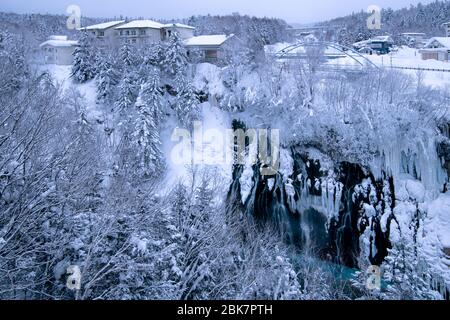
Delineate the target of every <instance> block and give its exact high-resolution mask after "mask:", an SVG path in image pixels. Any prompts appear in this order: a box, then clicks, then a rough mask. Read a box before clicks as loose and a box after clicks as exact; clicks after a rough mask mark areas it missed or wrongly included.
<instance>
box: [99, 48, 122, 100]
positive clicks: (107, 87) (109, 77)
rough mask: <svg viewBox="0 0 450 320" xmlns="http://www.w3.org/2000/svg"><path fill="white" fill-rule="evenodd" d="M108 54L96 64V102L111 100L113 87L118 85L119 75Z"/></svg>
mask: <svg viewBox="0 0 450 320" xmlns="http://www.w3.org/2000/svg"><path fill="white" fill-rule="evenodd" d="M111 59H112V57H111V56H109V57H107V58H104V59H102V60H101V61H100V63H99V66H98V75H97V78H96V81H97V102H99V103H105V102H109V101H111V100H112V95H113V93H114V89H115V87H116V86H117V85H118V83H119V80H120V75H119V73H118V71H117V70H116V69H115V67H114V65H113V63H111Z"/></svg>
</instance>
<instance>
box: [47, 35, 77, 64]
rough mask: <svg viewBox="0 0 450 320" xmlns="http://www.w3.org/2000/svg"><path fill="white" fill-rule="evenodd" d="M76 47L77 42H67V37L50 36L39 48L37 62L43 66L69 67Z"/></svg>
mask: <svg viewBox="0 0 450 320" xmlns="http://www.w3.org/2000/svg"><path fill="white" fill-rule="evenodd" d="M77 45H78V42H77V41H72V40H68V38H67V36H50V37H49V38H48V40H47V41H45V42H43V43H41V44H40V46H39V47H40V54H39V60H40V61H41V63H45V64H57V65H70V64H72V62H73V53H74V51H75V48H76V46H77Z"/></svg>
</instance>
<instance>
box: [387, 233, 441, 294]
mask: <svg viewBox="0 0 450 320" xmlns="http://www.w3.org/2000/svg"><path fill="white" fill-rule="evenodd" d="M382 267H383V269H382V270H383V280H385V281H386V282H387V284H388V285H387V289H386V292H383V294H382V297H383V298H384V299H388V300H429V299H432V300H434V299H441V298H442V297H441V296H440V295H439V293H438V292H437V291H435V290H433V289H432V287H431V283H432V281H431V275H430V273H429V270H428V267H427V264H426V262H425V261H423V260H422V259H421V258H420V256H418V252H417V247H416V245H415V244H412V243H407V242H406V241H405V239H400V240H399V241H398V242H396V243H394V244H393V247H392V249H390V250H389V255H388V256H387V257H386V261H385V263H384V264H383V266H382Z"/></svg>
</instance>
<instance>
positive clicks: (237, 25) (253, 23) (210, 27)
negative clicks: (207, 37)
mask: <svg viewBox="0 0 450 320" xmlns="http://www.w3.org/2000/svg"><path fill="white" fill-rule="evenodd" d="M185 22H186V23H187V24H189V25H192V26H194V27H196V33H197V34H221V33H225V34H235V35H237V36H238V37H239V38H240V39H242V40H243V41H246V42H248V41H250V42H252V43H254V44H255V45H256V46H263V45H266V44H273V43H276V42H281V41H285V40H287V37H288V35H287V34H286V28H288V24H287V23H286V22H285V21H284V20H281V19H271V18H257V17H250V16H246V15H238V14H234V15H226V16H210V15H207V16H194V17H191V18H189V19H186V20H185Z"/></svg>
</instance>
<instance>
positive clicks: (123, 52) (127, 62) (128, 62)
mask: <svg viewBox="0 0 450 320" xmlns="http://www.w3.org/2000/svg"><path fill="white" fill-rule="evenodd" d="M119 54H120V60H121V61H122V63H123V65H124V66H125V68H129V67H131V66H132V65H134V63H135V56H134V53H133V51H132V48H131V46H130V45H129V44H128V43H124V44H123V45H122V46H121V47H120V52H119Z"/></svg>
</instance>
